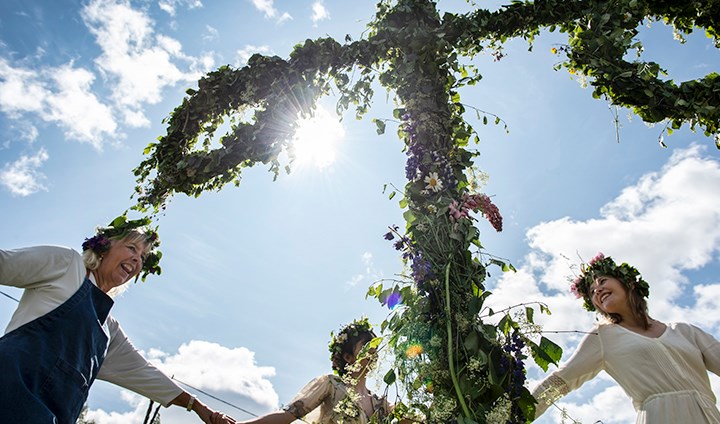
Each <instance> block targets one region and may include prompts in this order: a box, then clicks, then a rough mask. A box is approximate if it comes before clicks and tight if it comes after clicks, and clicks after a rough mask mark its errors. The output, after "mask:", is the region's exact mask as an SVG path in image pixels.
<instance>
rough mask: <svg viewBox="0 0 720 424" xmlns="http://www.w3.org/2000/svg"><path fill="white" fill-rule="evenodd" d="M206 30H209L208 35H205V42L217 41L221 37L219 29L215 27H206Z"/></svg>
mask: <svg viewBox="0 0 720 424" xmlns="http://www.w3.org/2000/svg"><path fill="white" fill-rule="evenodd" d="M205 29H206V30H207V33H206V34H203V41H205V42H208V41H213V40H217V39H218V37H219V36H220V32H218V30H217V28H215V27H212V26H210V25H205Z"/></svg>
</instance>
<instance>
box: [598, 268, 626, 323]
mask: <svg viewBox="0 0 720 424" xmlns="http://www.w3.org/2000/svg"><path fill="white" fill-rule="evenodd" d="M589 290H590V297H591V299H592V302H593V304H594V305H595V307H596V308H597V309H598V310H600V311H602V312H605V313H606V314H618V315H620V316H624V315H625V314H627V313H628V312H629V311H630V306H629V302H628V292H627V289H626V288H625V286H624V285H623V284H622V283H621V282H620V281H619V280H618V279H617V278H614V277H608V276H601V277H598V278H596V279H595V281H594V282H593V283H592V284H591V285H590V289H589Z"/></svg>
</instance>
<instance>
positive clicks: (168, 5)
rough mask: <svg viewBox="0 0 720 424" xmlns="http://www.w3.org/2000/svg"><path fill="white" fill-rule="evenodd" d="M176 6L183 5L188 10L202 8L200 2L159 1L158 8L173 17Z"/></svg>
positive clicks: (185, 0)
mask: <svg viewBox="0 0 720 424" xmlns="http://www.w3.org/2000/svg"><path fill="white" fill-rule="evenodd" d="M178 4H184V5H186V6H187V8H188V9H196V8H199V7H203V4H202V2H201V1H200V0H160V1H159V2H158V7H160V9H161V10H162V11H164V12H166V13H167V14H168V15H170V16H175V13H176V10H177V6H178Z"/></svg>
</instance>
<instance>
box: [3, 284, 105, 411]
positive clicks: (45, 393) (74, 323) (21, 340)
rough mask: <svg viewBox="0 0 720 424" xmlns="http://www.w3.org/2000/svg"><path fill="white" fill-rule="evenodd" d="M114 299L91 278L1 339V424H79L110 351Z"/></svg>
mask: <svg viewBox="0 0 720 424" xmlns="http://www.w3.org/2000/svg"><path fill="white" fill-rule="evenodd" d="M112 305H113V300H112V299H111V298H110V297H109V296H108V295H106V294H105V293H104V292H103V291H102V290H100V289H99V288H97V287H96V286H95V285H94V284H93V283H92V282H90V280H88V279H87V278H85V281H84V282H83V284H82V286H80V288H79V289H78V291H76V292H75V294H73V295H72V297H70V299H68V300H67V301H66V302H65V303H63V304H62V305H60V306H58V307H57V308H55V309H54V310H52V311H50V312H48V313H47V314H45V315H43V316H41V317H39V318H37V319H35V320H33V321H30V322H28V323H27V324H24V325H22V326H21V327H18V328H16V329H15V330H13V331H11V332H9V333H7V334H6V335H4V336H3V337H1V338H0V422H3V423H5V422H12V423H23V424H36V423H37V424H40V423H48V424H51V423H57V424H75V421H76V420H77V417H78V416H79V415H80V412H81V410H82V407H83V405H84V403H85V400H86V399H87V396H88V390H89V389H90V385H91V384H92V383H93V381H94V380H95V377H96V376H97V373H98V370H99V369H100V366H101V365H102V362H103V359H104V358H105V354H106V352H107V347H108V336H107V335H105V332H104V331H103V328H102V324H103V323H104V322H105V319H106V318H107V316H108V314H109V313H110V308H112Z"/></svg>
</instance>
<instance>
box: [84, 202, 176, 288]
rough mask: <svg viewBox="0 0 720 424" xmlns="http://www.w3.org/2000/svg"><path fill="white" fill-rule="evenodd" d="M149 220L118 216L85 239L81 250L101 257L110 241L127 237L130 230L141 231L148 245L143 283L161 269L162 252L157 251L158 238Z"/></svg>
mask: <svg viewBox="0 0 720 424" xmlns="http://www.w3.org/2000/svg"><path fill="white" fill-rule="evenodd" d="M151 222H152V221H151V220H150V218H147V217H145V218H140V219H131V220H128V219H127V217H126V216H125V215H120V216H119V217H117V218H115V219H113V220H112V222H110V224H109V225H108V226H107V227H97V228H96V230H95V231H96V232H95V235H94V236H92V237H90V238H86V239H85V241H84V242H83V244H82V250H83V251H86V250H88V249H89V250H92V251H93V252H95V253H96V254H98V255H101V256H102V255H103V254H104V253H105V252H107V251H108V250H110V240H113V239H114V240H119V239H122V238H124V237H125V236H127V235H128V234H129V233H130V231H132V230H140V231H142V232H143V233H144V234H145V236H146V239H145V241H146V242H147V244H148V252H147V254H146V255H145V256H144V257H143V267H142V273H141V278H142V280H143V281H145V278H147V276H148V274H158V275H159V274H160V273H161V272H162V269H161V268H160V258H162V252H161V251H159V250H157V247H158V246H160V238H159V237H158V233H157V229H152V228H150V227H149V226H150V224H151Z"/></svg>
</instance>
